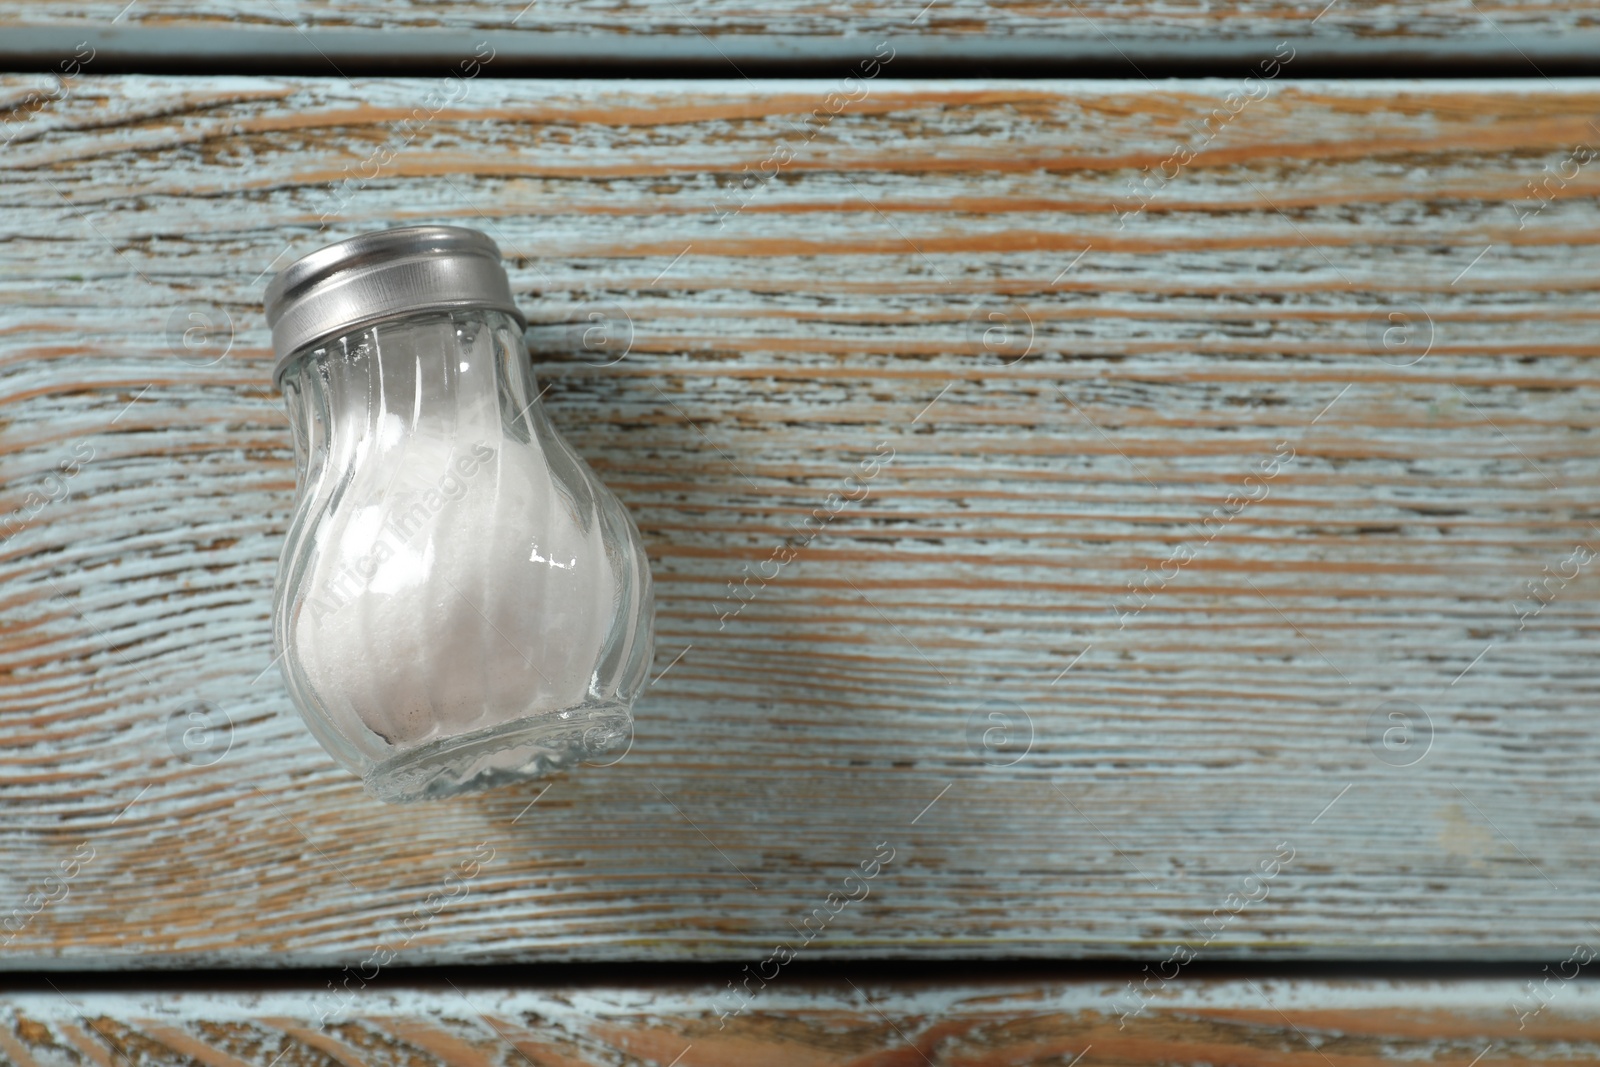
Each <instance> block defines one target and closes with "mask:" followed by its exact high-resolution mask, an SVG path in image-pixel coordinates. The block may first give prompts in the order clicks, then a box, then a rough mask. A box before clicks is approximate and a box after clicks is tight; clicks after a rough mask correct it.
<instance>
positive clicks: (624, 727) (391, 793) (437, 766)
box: [365, 702, 633, 804]
mask: <svg viewBox="0 0 1600 1067" xmlns="http://www.w3.org/2000/svg"><path fill="white" fill-rule="evenodd" d="M632 741H633V717H632V715H631V714H629V708H628V705H626V704H622V703H615V702H612V703H601V702H596V703H593V704H582V705H579V706H578V707H576V708H571V709H568V710H567V711H562V712H549V713H546V714H544V715H540V716H537V717H535V718H531V719H518V720H516V721H515V722H509V723H502V724H501V725H499V726H491V727H489V728H488V729H485V730H479V731H477V732H476V733H470V734H462V735H461V736H459V737H449V738H444V739H442V740H439V741H435V742H433V743H431V744H427V745H423V746H422V747H421V748H417V749H414V750H412V751H410V752H406V753H404V754H402V755H399V756H395V757H394V758H393V759H390V760H387V761H385V762H383V763H380V764H378V765H377V766H376V767H374V768H373V769H372V770H371V771H370V772H368V774H367V775H366V778H365V785H366V790H367V793H368V795H369V796H373V797H376V798H377V799H379V800H383V801H387V802H388V803H391V804H404V803H409V802H410V801H414V800H433V799H437V798H439V797H449V796H456V795H458V794H461V793H476V792H480V791H482V790H485V789H495V788H498V787H500V786H503V785H510V784H512V783H514V782H526V781H531V780H534V779H538V778H543V777H546V776H548V775H551V774H556V773H559V772H560V771H564V770H568V769H570V768H572V767H574V766H576V765H577V764H579V763H581V762H584V761H587V760H594V761H597V762H598V763H599V764H601V765H603V766H609V765H610V764H612V763H615V762H617V761H618V760H620V759H622V757H623V756H625V755H626V754H627V751H628V749H629V748H630V747H631V745H632Z"/></svg>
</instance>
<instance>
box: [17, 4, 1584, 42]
mask: <svg viewBox="0 0 1600 1067" xmlns="http://www.w3.org/2000/svg"><path fill="white" fill-rule="evenodd" d="M0 26H12V27H28V26H72V27H77V28H81V29H84V30H92V29H98V28H102V27H110V26H115V27H117V28H123V29H127V28H134V29H136V28H140V27H152V28H160V29H163V30H169V31H170V30H187V29H234V28H245V29H256V30H260V31H262V32H269V31H272V30H280V29H293V28H299V29H301V30H353V29H368V30H387V31H393V30H444V31H468V32H499V31H504V32H511V33H523V34H527V35H530V36H532V35H544V34H575V35H609V36H613V37H618V38H623V37H639V36H643V35H650V36H658V37H669V38H670V37H676V36H686V37H695V36H698V35H700V34H707V35H710V36H712V37H717V38H729V39H737V38H740V37H756V36H768V37H773V38H779V39H781V38H785V37H792V36H796V35H799V36H804V37H817V38H841V37H843V38H849V37H875V36H883V35H885V34H894V35H901V36H907V37H913V38H915V37H933V38H941V37H956V38H980V37H1018V38H1028V37H1037V36H1040V35H1043V36H1047V37H1051V38H1055V39H1060V40H1064V41H1072V40H1084V41H1099V42H1101V43H1103V42H1104V39H1105V37H1106V36H1110V37H1116V38H1123V37H1130V38H1148V39H1150V40H1152V41H1160V40H1168V41H1181V40H1195V39H1202V40H1212V41H1224V40H1228V39H1232V38H1240V37H1257V36H1269V37H1270V36H1284V35H1295V36H1298V35H1306V36H1311V37H1317V38H1322V39H1330V40H1331V39H1339V38H1368V39H1373V38H1384V37H1406V38H1415V39H1417V40H1418V41H1425V40H1440V41H1448V40H1457V39H1480V38H1481V39H1484V40H1489V39H1493V38H1496V37H1497V36H1498V35H1499V34H1502V33H1504V34H1513V35H1524V34H1533V35H1559V34H1563V33H1572V32H1584V31H1592V30H1595V29H1597V28H1600V18H1597V17H1596V15H1595V12H1594V10H1593V6H1592V5H1590V4H1587V3H1584V2H1583V0H1470V2H1460V0H1334V2H1332V3H1328V2H1327V0H1316V2H1312V3H1307V4H1284V3H1280V2H1278V0H1222V2H1218V3H1209V4H1171V3H1163V2H1161V0H1070V2H1052V3H1007V4H991V3H986V2H983V0H934V2H932V3H929V2H927V0H909V2H901V3H876V4H873V3H860V2H858V3H833V4H827V5H819V4H814V3H809V2H807V0H763V2H754V0H744V2H739V3H730V2H717V0H670V2H668V0H654V2H650V3H641V4H630V5H626V6H624V5H617V4H606V3H582V4H538V3H533V4H530V3H526V2H525V0H506V2H503V3H496V2H483V0H476V2H470V3H459V4H450V5H439V4H430V3H426V2H424V0H401V2H398V3H384V2H383V0H337V2H319V3H278V2H274V3H270V4H267V5H265V6H258V5H251V6H243V5H240V4H239V3H237V2H235V0H137V2H135V3H127V2H126V0H86V2H83V3H68V2H67V0H42V2H24V0H4V2H3V3H0Z"/></svg>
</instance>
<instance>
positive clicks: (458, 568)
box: [266, 226, 653, 801]
mask: <svg viewBox="0 0 1600 1067" xmlns="http://www.w3.org/2000/svg"><path fill="white" fill-rule="evenodd" d="M266 311H267V322H268V323H269V324H270V325H271V327H272V341H273V348H274V349H275V351H276V353H277V364H276V366H275V368H274V371H273V377H274V380H275V381H276V382H277V384H278V385H279V387H280V388H281V389H282V390H283V395H284V400H285V403H286V406H287V407H288V411H289V421H290V425H291V427H292V430H293V435H294V454H295V506H294V515H293V518H292V520H291V522H290V525H289V532H288V537H287V540H286V541H285V544H284V547H283V555H282V558H281V560H280V563H279V568H278V579H277V586H276V589H275V594H274V605H273V623H274V625H273V630H274V644H275V646H276V647H275V649H274V651H275V652H276V653H277V654H278V655H279V656H280V657H281V660H282V665H283V673H284V677H285V678H286V679H287V683H288V689H289V694H290V697H291V698H292V699H293V701H294V704H295V706H296V707H297V708H298V709H299V711H300V714H301V715H302V716H303V717H304V719H305V721H306V724H307V725H308V726H309V727H310V728H311V732H312V734H313V735H315V736H316V738H317V740H318V741H319V742H321V744H322V746H323V747H324V748H326V749H327V750H328V752H329V753H330V754H331V755H332V756H333V757H334V759H335V760H337V761H338V762H339V763H341V764H342V765H344V766H345V767H347V768H348V769H350V770H351V771H353V772H355V773H356V774H358V775H360V776H361V778H362V779H363V780H364V782H365V784H366V789H367V791H368V792H369V793H371V794H372V795H374V796H376V797H378V798H380V799H382V800H387V801H409V800H418V799H423V798H430V797H441V796H449V795H453V794H456V793H461V792H467V791H471V790H476V789H482V788H489V787H492V786H495V785H499V784H501V783H504V782H510V781H516V780H521V779H526V778H534V777H539V776H541V775H544V774H547V773H550V772H551V771H553V770H557V769H561V768H564V767H568V766H571V765H573V764H575V763H577V762H579V761H582V760H593V759H595V758H596V757H597V756H599V755H600V754H601V753H613V754H616V753H618V752H619V751H620V750H622V749H624V748H625V746H626V745H628V744H630V743H631V737H632V712H631V708H632V704H633V701H634V699H635V698H636V697H637V696H638V694H639V691H640V689H641V688H642V686H643V683H644V679H645V672H646V670H647V668H648V665H649V663H650V658H651V654H652V650H653V649H652V646H653V601H652V594H651V583H650V569H649V565H648V561H647V559H646V557H645V552H644V547H643V545H642V544H641V542H640V539H639V533H638V530H637V529H636V528H635V527H634V525H633V522H632V520H630V519H629V517H628V514H627V512H626V511H625V510H624V509H623V507H622V504H621V503H620V502H619V501H618V500H617V498H616V497H615V496H613V495H612V493H611V492H610V491H609V490H608V489H607V488H606V487H605V486H604V485H602V484H601V483H600V481H599V479H598V478H596V477H595V475H594V472H593V471H591V470H590V469H589V467H588V465H587V464H585V463H584V462H583V460H582V459H580V458H579V457H578V455H577V454H576V453H574V452H573V451H572V449H571V448H570V447H569V446H568V445H567V443H566V442H565V441H563V440H562V439H561V437H560V436H559V435H558V434H557V433H556V431H555V429H554V428H553V427H552V426H551V425H550V423H549V421H548V419H546V417H545V413H544V409H543V407H542V405H541V404H540V403H539V398H538V389H537V386H536V384H535V382H534V377H533V369H532V365H531V362H530V359H529V356H528V352H527V349H526V348H525V347H524V346H523V342H522V331H523V329H524V328H525V326H526V320H525V319H524V318H523V316H522V313H521V312H519V311H518V310H517V307H516V304H515V303H514V302H513V300H512V295H511V287H510V283H509V282H508V280H507V278H506V274H505V270H504V268H503V267H502V266H501V264H500V252H499V249H498V248H497V247H496V246H495V244H494V242H493V241H491V240H490V239H489V238H488V237H487V236H485V235H484V234H481V233H478V232H477V231H475V230H469V229H462V228H459V227H454V226H410V227H405V228H401V229H392V230H383V231H380V232H376V233H368V234H363V235H361V236H358V237H353V238H351V239H349V240H346V241H340V242H339V243H337V244H334V245H330V246H328V247H326V248H322V249H319V250H318V251H316V252H312V253H311V254H310V255H308V256H305V257H304V258H303V259H300V260H297V261H295V262H294V263H293V264H291V265H290V266H289V267H287V268H286V269H284V270H283V271H282V272H281V273H279V274H278V275H277V276H276V277H275V278H273V280H272V282H271V284H270V285H269V286H268V287H267V294H266ZM610 758H616V756H615V755H613V756H612V757H610ZM606 761H607V760H606V759H605V758H602V759H601V760H600V762H606Z"/></svg>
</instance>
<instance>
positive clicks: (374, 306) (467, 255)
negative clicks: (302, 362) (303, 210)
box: [266, 226, 528, 383]
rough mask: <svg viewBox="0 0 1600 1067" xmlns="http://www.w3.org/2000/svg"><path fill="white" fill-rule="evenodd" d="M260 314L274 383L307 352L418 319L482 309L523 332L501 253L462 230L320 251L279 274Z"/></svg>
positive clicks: (406, 232) (409, 231)
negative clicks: (387, 323)
mask: <svg viewBox="0 0 1600 1067" xmlns="http://www.w3.org/2000/svg"><path fill="white" fill-rule="evenodd" d="M266 306H267V325H268V326H270V327H272V348H273V351H275V352H276V353H277V356H278V361H277V363H275V364H274V365H273V368H272V380H273V382H274V383H276V382H277V381H278V379H279V377H280V376H281V375H282V374H283V372H284V369H285V368H286V367H288V365H289V359H290V357H291V356H293V355H294V354H295V353H296V352H299V351H300V350H301V349H303V348H305V347H306V346H307V345H310V344H313V343H315V342H317V341H326V340H329V339H330V338H334V337H338V336H339V335H341V334H345V333H349V332H350V331H351V330H355V329H358V328H361V327H364V326H370V325H372V324H373V323H375V322H380V321H382V320H384V319H391V318H395V317H397V316H400V315H409V314H412V313H413V312H417V311H432V310H444V309H449V308H459V307H483V308H491V309H493V310H495V311H503V312H505V313H506V314H508V315H510V316H512V317H513V318H515V319H516V320H517V322H518V324H519V325H522V326H524V327H525V326H527V324H528V323H527V319H525V318H524V317H523V315H522V312H520V311H518V310H517V305H516V302H515V301H514V300H513V299H512V297H511V283H510V281H508V280H507V279H506V272H505V268H504V267H502V266H501V265H500V249H499V247H498V246H497V245H496V244H495V243H494V242H493V241H491V240H490V239H489V237H488V235H486V234H482V233H479V232H478V231H477V230H469V229H467V228H465V227H462V226H402V227H399V228H397V229H393V230H377V231H374V232H372V233H364V234H361V235H359V236H357V237H352V238H350V239H349V240H345V241H340V242H338V243H337V244H331V245H328V246H327V247H326V248H319V249H317V250H316V251H315V252H312V253H311V254H309V255H306V256H302V257H301V258H300V259H297V260H295V261H294V262H293V263H291V264H289V265H288V266H287V267H285V268H284V269H283V270H281V271H279V272H278V274H277V276H276V277H274V278H273V279H272V281H271V282H270V283H269V284H268V285H267V295H266Z"/></svg>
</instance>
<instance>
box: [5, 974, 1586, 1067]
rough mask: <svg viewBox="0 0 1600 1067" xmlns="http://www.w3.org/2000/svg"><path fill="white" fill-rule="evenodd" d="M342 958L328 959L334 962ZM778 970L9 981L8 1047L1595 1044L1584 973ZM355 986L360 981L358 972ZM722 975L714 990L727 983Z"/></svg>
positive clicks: (220, 1061)
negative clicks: (635, 979) (535, 978)
mask: <svg viewBox="0 0 1600 1067" xmlns="http://www.w3.org/2000/svg"><path fill="white" fill-rule="evenodd" d="M337 977H338V976H335V979H337ZM1551 982H1552V984H1551V985H1550V986H1549V988H1548V990H1546V991H1543V999H1542V1000H1541V999H1538V998H1536V997H1534V996H1533V995H1532V994H1531V993H1530V992H1529V991H1528V983H1527V981H1526V980H1524V981H1522V982H1517V981H1512V980H1510V979H1500V980H1494V981H1452V982H1424V981H1376V980H1371V979H1366V980H1360V981H1350V980H1347V981H1318V980H1310V979H1293V980H1286V979H1277V980H1272V979H1260V980H1253V979H1243V980H1228V981H1206V982H1173V983H1170V988H1167V989H1163V990H1160V991H1159V992H1155V991H1153V992H1152V993H1151V994H1149V996H1148V998H1147V1000H1146V1001H1145V1002H1143V1003H1141V1001H1139V1000H1138V999H1136V998H1134V997H1133V996H1132V995H1131V994H1130V993H1129V991H1128V986H1127V985H1126V984H1125V983H1113V982H1088V981H1081V980H1079V981H1050V980H1039V981H1034V982H1025V981H990V982H981V981H980V982H966V983H959V984H953V983H949V982H921V983H914V984H913V983H906V982H884V981H873V980H870V979H867V978H862V979H860V980H858V981H852V980H849V979H846V980H843V981H839V980H833V981H798V982H793V983H790V984H788V985H781V984H774V985H773V986H771V987H769V988H768V989H766V990H764V991H762V992H760V993H758V994H757V995H756V996H755V997H754V998H753V999H752V1000H751V1001H750V1002H749V1003H748V1005H746V1006H745V1007H744V1008H743V1010H734V1008H733V1002H731V1001H729V1000H728V994H727V993H726V990H725V989H723V988H722V987H720V986H717V985H711V984H698V985H697V984H676V985H659V984H658V985H640V986H634V987H623V988H619V987H616V986H605V985H561V986H553V987H544V988H539V989H537V990H518V991H514V990H510V989H506V988H503V987H500V988H495V987H486V986H481V985H463V984H462V983H460V982H457V981H453V980H452V981H447V982H442V983H439V984H437V985H435V986H427V987H418V986H414V985H410V984H408V983H406V982H405V981H404V980H401V981H398V982H393V983H391V982H389V981H388V976H380V977H377V978H375V979H374V980H373V982H372V983H371V984H370V985H369V986H368V987H367V988H364V989H360V992H359V995H352V996H351V998H350V999H349V1000H348V1001H347V1002H341V1001H339V1000H338V999H337V998H336V997H334V995H333V994H332V993H330V992H329V991H328V989H326V988H320V987H319V988H301V989H288V990H285V989H278V990H273V991H271V992H266V991H262V992H230V993H200V992H173V993H139V994H130V993H97V992H88V993H85V992H76V991H73V992H60V991H54V990H50V991H46V992H43V993H25V994H18V993H12V994H5V995H0V1019H3V1020H4V1025H3V1026H0V1062H6V1063H8V1064H15V1065H17V1067H81V1065H84V1064H105V1065H107V1067H110V1065H113V1064H119V1063H129V1062H137V1063H140V1064H147V1065H151V1067H161V1065H167V1064H171V1065H174V1067H177V1065H182V1067H188V1065H192V1064H196V1063H199V1064H205V1065H206V1067H243V1065H245V1064H255V1065H257V1067H266V1065H268V1064H286V1065H289V1067H310V1065H313V1064H327V1065H330V1067H347V1065H356V1064H361V1065H367V1067H380V1065H391V1064H393V1065H405V1067H509V1065H513V1064H532V1065H534V1067H546V1065H550V1067H554V1065H561V1067H580V1065H594V1067H600V1065H607V1067H610V1065H616V1067H622V1065H626V1064H641V1063H642V1064H657V1065H663V1067H665V1065H671V1067H710V1065H724V1064H754V1063H759V1064H763V1065H770V1067H809V1065H814V1064H905V1065H908V1067H909V1065H911V1064H930V1065H940V1064H952V1065H954V1064H960V1065H963V1067H999V1065H1008V1067H1010V1065H1017V1064H1068V1063H1070V1064H1073V1065H1079V1064H1081V1065H1082V1067H1094V1065H1096V1064H1208V1065H1215V1067H1223V1065H1227V1067H1261V1065H1265V1064H1274V1065H1284V1067H1330V1065H1331V1067H1356V1065H1369V1064H1370V1065H1375V1064H1415V1063H1441V1064H1457V1065H1466V1064H1468V1063H1471V1064H1474V1065H1476V1067H1501V1065H1506V1064H1532V1063H1546V1062H1550V1063H1562V1064H1593V1063H1600V997H1597V995H1596V991H1595V988H1594V986H1593V984H1592V983H1591V982H1589V981H1587V980H1584V979H1579V980H1576V981H1565V982H1562V981H1558V980H1554V979H1552V980H1551ZM351 988H352V989H357V988H358V986H357V985H356V984H354V983H353V984H352V986H351ZM719 993H720V994H721V996H720V997H719Z"/></svg>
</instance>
